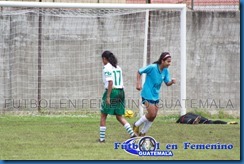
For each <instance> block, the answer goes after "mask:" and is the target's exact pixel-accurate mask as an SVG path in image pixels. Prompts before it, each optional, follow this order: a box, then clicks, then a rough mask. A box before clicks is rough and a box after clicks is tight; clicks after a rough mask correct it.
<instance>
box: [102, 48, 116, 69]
mask: <svg viewBox="0 0 244 164" xmlns="http://www.w3.org/2000/svg"><path fill="white" fill-rule="evenodd" d="M102 58H106V59H107V60H108V62H109V63H110V64H111V65H112V66H113V67H115V68H116V67H117V63H118V61H117V58H116V57H115V56H114V54H113V53H112V52H110V51H104V52H103V53H102Z"/></svg>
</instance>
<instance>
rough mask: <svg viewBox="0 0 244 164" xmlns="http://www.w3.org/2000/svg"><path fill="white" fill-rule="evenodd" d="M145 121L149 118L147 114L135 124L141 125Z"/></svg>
mask: <svg viewBox="0 0 244 164" xmlns="http://www.w3.org/2000/svg"><path fill="white" fill-rule="evenodd" d="M145 121H147V118H146V116H145V115H143V116H142V117H141V118H140V119H139V120H138V121H136V123H135V126H141V124H142V123H143V122H145Z"/></svg>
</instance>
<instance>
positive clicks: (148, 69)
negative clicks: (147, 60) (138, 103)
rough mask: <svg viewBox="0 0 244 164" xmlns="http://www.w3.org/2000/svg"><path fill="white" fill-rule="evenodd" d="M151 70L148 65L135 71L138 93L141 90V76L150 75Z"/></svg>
mask: <svg viewBox="0 0 244 164" xmlns="http://www.w3.org/2000/svg"><path fill="white" fill-rule="evenodd" d="M152 69H153V65H148V66H146V67H142V68H140V69H139V70H138V71H137V75H136V89H137V90H138V91H140V90H141V89H142V85H141V75H142V74H143V73H146V74H147V73H150V72H151V71H152Z"/></svg>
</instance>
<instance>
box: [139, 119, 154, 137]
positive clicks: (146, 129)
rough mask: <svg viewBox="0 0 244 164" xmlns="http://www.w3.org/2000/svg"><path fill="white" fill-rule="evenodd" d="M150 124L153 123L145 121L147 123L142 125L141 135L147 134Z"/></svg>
mask: <svg viewBox="0 0 244 164" xmlns="http://www.w3.org/2000/svg"><path fill="white" fill-rule="evenodd" d="M152 123H153V122H151V121H148V120H147V121H146V122H145V123H144V126H143V128H142V129H141V133H142V134H145V133H147V132H148V130H149V128H150V127H151V126H152Z"/></svg>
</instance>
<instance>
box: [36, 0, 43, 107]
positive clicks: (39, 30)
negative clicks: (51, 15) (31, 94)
mask: <svg viewBox="0 0 244 164" xmlns="http://www.w3.org/2000/svg"><path fill="white" fill-rule="evenodd" d="M39 2H41V0H39ZM40 10H41V9H40V8H39V18H38V59H37V60H38V79H37V81H38V82H37V83H38V84H37V85H38V86H37V88H38V89H37V101H38V112H41V87H42V84H41V82H42V81H41V80H42V77H41V76H42V53H41V51H42V15H41V14H40Z"/></svg>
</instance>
